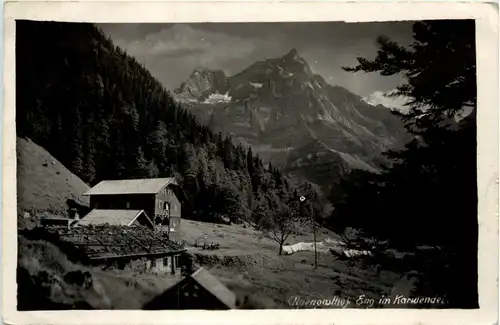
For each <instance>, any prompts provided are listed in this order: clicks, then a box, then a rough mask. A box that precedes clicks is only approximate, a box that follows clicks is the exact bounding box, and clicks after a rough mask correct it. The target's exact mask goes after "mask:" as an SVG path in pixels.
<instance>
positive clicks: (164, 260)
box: [163, 257, 168, 266]
mask: <svg viewBox="0 0 500 325" xmlns="http://www.w3.org/2000/svg"><path fill="white" fill-rule="evenodd" d="M163 266H168V257H165V258H164V259H163Z"/></svg>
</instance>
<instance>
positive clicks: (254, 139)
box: [173, 49, 406, 185]
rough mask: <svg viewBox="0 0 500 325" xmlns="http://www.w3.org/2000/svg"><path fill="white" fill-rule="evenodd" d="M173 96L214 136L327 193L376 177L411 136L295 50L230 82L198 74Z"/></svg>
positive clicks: (215, 74)
mask: <svg viewBox="0 0 500 325" xmlns="http://www.w3.org/2000/svg"><path fill="white" fill-rule="evenodd" d="M173 93H174V96H175V98H176V99H177V100H179V101H182V102H184V103H185V104H186V106H187V107H189V108H190V110H191V111H192V112H193V113H194V114H195V115H197V117H198V118H200V119H201V121H203V122H204V123H207V124H208V125H209V126H210V127H211V128H212V129H213V130H214V131H222V132H225V133H229V134H232V135H233V136H234V137H235V138H236V139H238V140H239V141H241V142H243V143H246V144H249V145H252V147H253V149H254V151H255V152H258V153H259V155H260V156H261V158H263V159H264V160H265V161H269V162H271V163H272V164H273V166H275V167H280V168H282V169H283V170H285V171H287V172H288V173H291V174H296V175H298V176H302V177H303V178H306V179H308V180H310V181H313V182H319V183H323V185H328V184H331V182H332V181H335V179H336V178H337V176H338V175H340V174H342V173H344V172H345V171H347V170H349V169H350V168H356V169H365V170H370V171H373V172H376V171H377V170H378V168H379V164H380V163H381V162H382V161H383V158H382V157H381V152H383V151H385V150H387V149H389V148H394V147H399V146H401V145H402V144H403V142H404V138H405V135H406V132H405V130H404V127H403V124H402V122H401V121H400V119H399V118H398V117H396V116H394V115H393V114H391V112H390V109H389V108H386V107H383V106H381V105H379V106H372V105H370V104H368V103H366V102H365V101H364V100H363V99H362V98H361V97H359V96H357V95H355V94H353V93H351V92H350V91H348V90H347V89H345V88H342V87H339V86H333V85H330V84H329V83H327V82H326V81H325V79H324V78H323V77H322V76H320V75H318V74H315V73H313V72H312V70H311V68H310V67H309V65H308V64H307V62H306V61H305V60H304V59H303V58H302V57H300V56H299V54H298V53H297V51H296V50H295V49H293V50H291V51H290V52H289V53H287V54H286V55H284V56H283V57H281V58H273V59H267V60H263V61H258V62H256V63H254V64H252V65H251V66H249V67H248V68H246V69H245V70H243V71H241V72H240V73H238V74H235V75H233V76H229V77H228V76H226V75H225V74H224V72H223V71H220V70H218V71H212V70H207V69H206V70H197V71H195V72H193V74H191V76H190V77H189V78H188V80H187V81H185V82H184V83H182V84H181V86H180V87H179V88H178V89H176V90H174V92H173ZM222 95H226V96H222ZM311 167H313V168H311Z"/></svg>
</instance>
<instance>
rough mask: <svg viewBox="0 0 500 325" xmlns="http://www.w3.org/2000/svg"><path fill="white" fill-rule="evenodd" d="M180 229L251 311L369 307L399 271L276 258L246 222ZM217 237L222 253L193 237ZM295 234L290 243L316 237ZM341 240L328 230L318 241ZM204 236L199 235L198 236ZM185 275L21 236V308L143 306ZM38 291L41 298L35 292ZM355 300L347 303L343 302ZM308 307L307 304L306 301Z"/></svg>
mask: <svg viewBox="0 0 500 325" xmlns="http://www.w3.org/2000/svg"><path fill="white" fill-rule="evenodd" d="M182 225H183V229H182V233H183V234H184V237H183V240H184V242H185V243H186V246H187V249H188V252H189V253H191V254H192V255H193V256H194V257H195V262H196V263H197V264H199V265H201V266H203V267H204V268H206V269H208V270H209V271H210V272H211V273H212V274H213V275H215V276H216V277H218V278H219V279H220V280H221V281H222V282H223V283H224V284H226V285H227V286H228V287H229V288H230V289H231V290H233V291H234V293H235V294H236V295H237V297H238V298H239V299H240V301H244V300H245V299H248V302H247V303H246V304H245V305H246V306H247V308H259V309H261V308H297V307H301V306H300V304H301V303H303V302H304V300H307V299H327V300H329V301H331V303H330V305H328V306H326V307H328V308H342V307H347V308H355V307H358V308H367V307H376V306H369V305H366V304H363V305H358V304H356V301H357V300H358V299H359V297H361V296H362V295H365V298H373V299H374V300H375V301H378V299H380V297H381V296H382V295H388V294H389V293H390V291H391V288H392V285H393V284H394V282H396V281H397V280H399V278H400V276H399V275H397V274H395V273H393V272H387V271H380V272H379V273H377V271H376V270H375V268H373V267H369V266H365V265H361V264H360V262H349V261H343V260H338V259H336V258H335V257H334V256H333V255H331V254H329V253H321V254H319V261H318V268H316V269H314V268H313V265H314V254H313V253H312V252H298V253H295V254H293V255H283V256H278V244H277V243H275V242H273V241H271V240H269V239H266V238H261V236H260V234H259V232H257V231H255V230H253V229H250V228H245V227H243V226H240V225H231V226H229V225H217V224H211V223H203V222H197V221H190V220H183V223H182ZM205 236H206V241H207V243H211V242H217V243H219V244H220V249H218V250H202V249H201V248H200V247H195V246H194V244H195V242H198V243H202V242H203V240H200V238H203V237H205ZM310 237H312V236H293V237H292V236H291V238H290V240H289V242H288V244H294V243H296V242H307V241H309V242H310V241H311V240H312V238H310ZM327 237H328V238H335V234H333V233H331V232H329V231H327V230H322V231H321V232H320V234H319V235H318V240H322V239H324V238H327ZM197 239H198V240H197ZM178 280H179V278H178V277H175V276H164V275H159V274H154V273H149V272H135V271H134V270H101V269H100V268H95V267H93V268H90V267H86V266H81V265H77V264H74V263H71V262H70V261H68V259H67V258H66V256H65V255H64V254H62V253H61V252H60V250H59V249H58V248H57V247H55V246H54V245H52V244H50V243H47V242H43V241H33V240H28V239H26V238H24V237H23V236H21V235H20V236H19V264H18V285H19V299H18V303H19V308H20V309H23V310H33V309H35V310H36V309H68V308H69V309H72V308H77V309H141V308H142V307H143V305H144V304H145V303H146V302H148V301H149V300H151V299H153V298H154V297H155V296H157V295H159V294H161V293H162V292H163V291H164V290H165V289H167V288H168V287H170V286H171V285H173V284H174V283H175V282H176V281H178ZM33 292H37V295H33V294H32V293H33ZM347 299H348V300H349V303H348V304H347V305H346V304H345V301H346V300H347ZM302 307H303V306H302Z"/></svg>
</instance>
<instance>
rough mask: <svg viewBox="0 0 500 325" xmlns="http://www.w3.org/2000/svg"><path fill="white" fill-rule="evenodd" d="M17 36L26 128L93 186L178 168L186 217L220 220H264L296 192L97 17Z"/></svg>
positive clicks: (32, 27) (34, 27) (21, 122)
mask: <svg viewBox="0 0 500 325" xmlns="http://www.w3.org/2000/svg"><path fill="white" fill-rule="evenodd" d="M16 38H17V39H16V41H17V42H16V69H17V76H16V83H17V84H16V89H17V94H16V95H17V97H16V100H17V102H16V103H17V118H16V125H17V132H18V135H19V136H27V137H30V138H31V139H32V140H33V141H34V142H35V143H37V144H39V145H41V146H43V147H44V148H45V149H47V150H48V151H49V152H50V153H51V154H52V155H53V156H54V157H56V158H57V159H58V160H59V161H60V162H61V163H62V164H64V165H65V166H66V167H67V168H68V169H69V170H70V171H72V172H73V173H74V174H76V175H77V176H78V177H80V178H81V179H82V180H83V181H85V182H86V183H88V184H89V185H94V184H96V183H97V182H99V181H101V180H103V179H118V178H120V179H121V178H141V177H167V176H172V175H175V176H177V177H178V178H179V181H180V183H181V188H182V190H181V191H180V193H179V195H180V198H181V200H182V201H183V216H184V217H187V218H193V219H199V220H211V221H213V220H217V219H218V218H219V217H220V216H226V217H230V218H233V219H235V218H236V219H240V220H242V219H245V220H249V221H251V222H253V223H257V222H258V221H259V220H258V219H259V218H260V217H259V216H265V215H266V214H267V213H268V212H269V211H270V210H272V209H274V207H275V206H280V207H281V206H283V205H289V203H291V202H292V201H294V200H296V199H297V195H299V192H297V191H296V190H297V189H296V188H293V187H292V186H291V184H289V182H288V181H287V179H286V178H285V177H283V175H282V174H281V173H280V171H278V170H276V169H274V168H271V169H268V168H264V166H263V164H262V162H261V160H260V159H259V157H258V156H256V155H254V154H252V151H251V150H248V151H247V150H246V149H244V148H243V147H242V146H241V145H238V144H236V143H234V142H233V141H232V139H230V138H228V137H223V136H222V135H221V134H214V133H212V132H211V131H210V130H209V129H208V128H207V127H205V126H203V125H201V124H200V123H198V122H197V120H196V119H195V117H194V116H193V115H191V114H190V113H189V112H187V111H186V110H185V109H184V108H182V107H181V106H180V105H179V104H176V103H175V102H174V101H173V100H172V98H171V97H170V95H169V93H168V92H167V90H166V89H165V88H164V87H163V86H162V85H161V84H160V82H158V81H157V80H156V79H155V78H154V77H153V76H152V75H151V74H150V73H149V71H147V70H146V69H145V68H144V66H142V65H141V64H140V63H138V62H137V61H136V60H135V59H134V58H133V57H131V56H129V55H127V53H125V52H124V51H123V50H122V49H120V48H119V47H115V46H114V45H113V43H112V41H111V40H110V39H109V38H107V37H106V36H104V34H103V33H102V32H101V31H100V30H99V29H98V28H96V27H95V26H94V25H92V24H86V23H57V22H32V21H18V22H17V30H16ZM304 191H305V192H304ZM307 191H312V187H310V186H307V185H306V186H305V187H304V189H302V190H301V192H300V194H307ZM251 211H253V213H252V212H251ZM317 215H319V211H318V214H317Z"/></svg>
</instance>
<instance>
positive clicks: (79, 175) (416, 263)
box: [4, 19, 498, 311]
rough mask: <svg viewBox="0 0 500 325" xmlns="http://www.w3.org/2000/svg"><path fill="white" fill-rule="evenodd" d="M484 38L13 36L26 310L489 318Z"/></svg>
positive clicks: (221, 27)
mask: <svg viewBox="0 0 500 325" xmlns="http://www.w3.org/2000/svg"><path fill="white" fill-rule="evenodd" d="M476 37H477V36H476V21H475V20H474V19H433V20H411V21H380V22H341V21H320V22H315V21H311V22H299V21H297V22H227V23H223V22H203V23H191V22H186V23H182V22H175V23H147V22H144V23H136V22H134V23H126V22H124V23H103V22H99V23H94V22H68V21H54V20H45V21H42V20H28V19H18V20H16V21H15V132H16V133H15V134H16V140H15V142H16V145H15V147H16V149H15V150H16V180H17V181H16V184H15V186H14V185H13V186H12V188H16V197H17V202H16V204H17V257H16V258H17V266H16V283H17V293H16V295H17V310H18V311H62V310H145V311H151V310H231V309H271V310H292V309H385V308H388V309H438V310H441V309H468V310H476V309H478V308H479V307H480V306H479V301H480V299H479V291H478V290H479V289H478V281H479V280H478V279H479V273H478V238H479V223H480V222H479V221H478V200H479V199H478V197H479V195H480V194H479V192H478V172H477V170H478V158H477V157H478V149H477V130H478V125H479V124H478V123H477V116H478V114H477V111H478V82H477V51H478V50H477V46H476V44H477V39H476ZM5 190H6V189H5V187H4V191H5ZM12 235H14V234H12ZM493 245H498V244H497V243H496V244H493Z"/></svg>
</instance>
